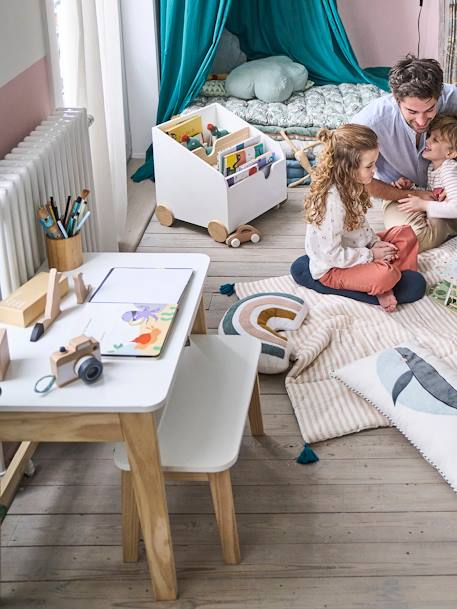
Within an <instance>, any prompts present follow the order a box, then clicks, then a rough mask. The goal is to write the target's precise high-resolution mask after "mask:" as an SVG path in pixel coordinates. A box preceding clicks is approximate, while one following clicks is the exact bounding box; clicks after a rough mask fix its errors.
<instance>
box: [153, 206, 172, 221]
mask: <svg viewBox="0 0 457 609" xmlns="http://www.w3.org/2000/svg"><path fill="white" fill-rule="evenodd" d="M156 218H157V220H158V221H159V222H160V224H162V226H171V225H172V224H173V222H174V221H175V217H174V215H173V212H172V211H171V209H168V207H167V206H166V205H157V207H156Z"/></svg>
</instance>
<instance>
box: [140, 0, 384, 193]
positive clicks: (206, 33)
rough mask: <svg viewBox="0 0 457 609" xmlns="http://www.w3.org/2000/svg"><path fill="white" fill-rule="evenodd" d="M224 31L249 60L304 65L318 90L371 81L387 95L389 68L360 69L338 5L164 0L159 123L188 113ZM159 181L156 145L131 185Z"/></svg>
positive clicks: (317, 0) (332, 1) (330, 1)
mask: <svg viewBox="0 0 457 609" xmlns="http://www.w3.org/2000/svg"><path fill="white" fill-rule="evenodd" d="M224 27H227V29H228V30H230V31H231V32H232V33H233V34H236V35H237V36H238V37H239V39H240V46H241V48H242V50H243V51H244V52H245V53H246V55H247V56H248V59H257V58H260V57H268V56H270V55H287V56H289V57H290V58H291V59H293V60H294V61H297V62H298V63H301V64H303V65H304V66H306V68H307V69H308V72H309V77H310V79H311V80H313V81H314V82H316V83H317V84H329V83H342V82H351V83H363V82H365V83H373V84H375V85H377V86H378V87H381V88H383V89H386V90H387V89H388V86H387V70H388V68H376V69H373V70H371V69H368V70H362V68H360V66H359V64H358V62H357V59H356V57H355V55H354V52H353V51H352V48H351V45H350V43H349V40H348V38H347V36H346V32H345V30H344V27H343V24H342V22H341V19H340V16H339V14H338V10H337V7H336V0H160V58H161V86H160V95H159V107H158V111H157V118H156V124H160V123H163V122H165V121H167V120H168V119H169V118H170V117H171V116H173V115H174V114H179V113H180V112H182V111H183V110H184V108H185V107H186V106H187V105H188V104H189V102H190V101H191V100H192V99H193V98H194V97H195V96H196V95H197V94H198V93H199V91H200V89H201V88H202V86H203V84H204V83H205V80H206V77H207V75H208V73H209V71H210V69H211V64H212V62H213V60H214V57H215V54H216V50H217V46H218V44H219V40H220V37H221V34H222V31H223V29H224ZM153 176H154V165H153V155H152V146H150V147H149V148H148V150H147V152H146V162H145V164H144V165H143V166H142V167H140V169H138V171H137V172H136V173H135V174H134V175H133V176H132V179H133V180H134V181H135V182H140V181H141V180H144V179H146V178H153Z"/></svg>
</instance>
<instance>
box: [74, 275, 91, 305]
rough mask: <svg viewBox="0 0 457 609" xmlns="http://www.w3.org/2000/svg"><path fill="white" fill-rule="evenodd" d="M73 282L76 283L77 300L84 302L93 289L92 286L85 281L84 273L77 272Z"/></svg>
mask: <svg viewBox="0 0 457 609" xmlns="http://www.w3.org/2000/svg"><path fill="white" fill-rule="evenodd" d="M73 282H74V284H75V292H76V302H77V303H78V304H82V303H83V302H84V301H85V300H86V298H87V295H88V294H89V292H90V291H91V289H92V286H90V285H86V284H85V283H84V279H83V274H82V273H75V274H74V275H73Z"/></svg>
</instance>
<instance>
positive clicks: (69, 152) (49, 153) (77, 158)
mask: <svg viewBox="0 0 457 609" xmlns="http://www.w3.org/2000/svg"><path fill="white" fill-rule="evenodd" d="M88 129H89V123H88V117H87V112H86V110H85V109H84V108H63V109H59V110H56V111H55V112H54V113H53V114H52V115H51V116H50V117H49V118H48V119H47V120H45V121H43V122H42V123H41V125H39V126H38V127H37V128H36V129H35V131H32V133H31V134H30V135H29V136H27V137H26V138H25V139H24V141H23V142H21V143H20V144H18V146H17V147H16V148H14V149H13V150H12V151H11V152H10V153H9V154H7V155H6V157H5V159H4V160H3V161H0V288H1V294H2V298H5V296H8V294H10V293H11V292H12V291H13V290H15V289H16V288H18V287H19V286H20V285H21V284H23V283H24V282H25V281H27V279H30V277H32V276H33V275H34V274H35V272H36V271H37V269H38V268H39V267H40V265H41V264H42V262H43V261H44V260H45V257H46V254H45V247H44V232H43V230H42V229H41V227H40V226H39V225H38V223H37V220H36V211H37V209H38V207H40V205H43V204H44V203H46V202H47V201H48V200H49V197H51V196H53V197H54V201H55V202H57V204H58V206H59V209H60V212H63V211H64V206H65V202H66V200H67V197H68V195H71V196H72V200H73V199H74V198H75V197H76V196H78V195H79V194H80V193H81V190H82V189H83V188H88V189H89V190H90V195H89V209H90V210H91V217H90V220H89V221H88V222H86V224H85V228H84V229H83V230H82V231H81V235H82V240H83V248H84V250H85V251H98V250H99V240H98V235H99V232H98V218H97V206H96V199H95V193H94V181H93V174H92V162H91V155H90V145H89V131H88Z"/></svg>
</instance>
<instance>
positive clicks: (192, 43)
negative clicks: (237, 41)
mask: <svg viewBox="0 0 457 609" xmlns="http://www.w3.org/2000/svg"><path fill="white" fill-rule="evenodd" d="M231 5H232V0H160V59H161V69H160V74H161V81H160V95H159V107H158V109H157V120H156V124H160V123H163V122H165V121H167V120H168V119H169V118H171V117H172V116H173V115H174V114H179V113H180V112H181V111H182V110H184V108H185V107H186V106H187V104H188V103H189V101H190V100H191V99H192V98H193V97H195V96H196V95H197V94H198V92H199V91H200V89H201V88H202V87H203V85H204V83H205V80H206V77H207V76H208V73H209V71H210V68H211V64H212V63H213V60H214V57H215V55H216V50H217V46H218V44H219V41H220V38H221V35H222V31H223V29H224V26H225V23H226V21H227V17H228V14H229V11H230V8H231ZM153 176H154V164H153V158H152V145H151V146H150V147H149V148H148V150H147V152H146V162H145V164H144V165H143V166H142V167H140V168H139V169H138V171H136V172H135V174H134V175H133V176H132V179H133V180H134V181H135V182H140V181H141V180H144V179H146V178H153Z"/></svg>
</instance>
